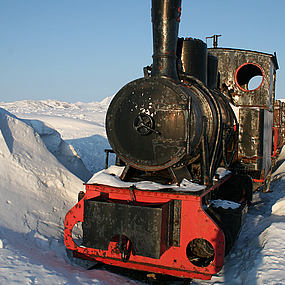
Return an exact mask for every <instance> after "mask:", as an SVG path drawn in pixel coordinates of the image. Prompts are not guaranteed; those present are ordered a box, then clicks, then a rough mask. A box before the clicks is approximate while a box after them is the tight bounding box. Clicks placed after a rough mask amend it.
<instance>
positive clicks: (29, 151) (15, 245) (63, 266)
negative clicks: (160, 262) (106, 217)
mask: <svg viewBox="0 0 285 285" xmlns="http://www.w3.org/2000/svg"><path fill="white" fill-rule="evenodd" d="M110 100H111V97H108V98H106V99H105V100H103V101H102V102H91V103H80V102H78V103H76V104H70V103H67V102H60V101H56V100H42V101H31V100H25V101H18V102H11V103H0V173H1V174H0V193H1V197H2V199H1V200H0V215H1V220H0V284H1V285H2V284H66V285H73V284H98V285H102V284H104V285H110V284H112V285H113V284H144V283H143V282H142V281H137V280H134V279H131V278H130V277H127V276H123V275H119V274H115V273H113V272H110V271H108V270H106V269H104V268H102V269H96V270H87V269H86V268H87V266H88V264H85V263H83V262H82V263H80V262H79V261H78V262H75V260H74V259H70V258H69V255H70V253H69V252H68V251H67V250H66V249H65V246H64V244H63V221H64V217H65V214H66V212H67V211H68V210H69V209H70V208H71V207H72V206H73V205H74V204H75V203H76V202H77V193H78V192H79V191H80V190H83V183H84V182H86V181H88V180H89V179H90V177H91V176H92V175H94V174H95V173H96V172H98V171H101V170H102V169H103V168H104V164H105V152H104V149H105V148H110V146H109V144H108V141H107V138H106V134H105V129H104V121H105V114H106V110H107V106H108V104H109V102H110ZM284 160H285V151H283V152H282V153H281V155H280V159H279V162H278V165H277V166H278V167H276V169H274V173H273V176H272V183H271V188H270V190H271V191H272V192H270V193H261V192H256V193H254V198H253V203H252V205H251V206H250V207H249V212H248V215H247V218H246V221H245V224H244V226H243V228H242V231H241V233H240V236H239V238H238V240H237V241H236V243H235V245H234V247H233V249H232V250H231V252H230V253H229V255H228V256H227V257H226V261H225V266H224V267H223V269H222V271H221V272H219V273H218V274H217V275H216V276H213V277H212V280H210V281H201V280H192V281H191V284H285V273H284V272H285V240H284V235H285V175H284V174H285V164H284V163H283V162H284ZM108 171H109V173H108ZM120 171H121V170H120V169H117V168H114V167H113V168H112V167H111V168H109V170H107V171H102V172H100V173H104V174H105V175H106V176H107V177H106V179H109V178H110V177H109V176H112V177H115V178H116V176H119V174H120ZM222 172H224V171H222ZM110 173H114V174H115V175H116V176H113V175H110ZM98 175H99V174H97V178H98ZM95 177H96V176H95ZM93 178H94V176H93ZM93 178H92V179H93ZM93 181H94V180H93ZM188 183H190V182H189V181H184V182H183V183H182V184H185V185H182V186H181V187H184V188H185V187H186V188H187V187H190V186H189V185H188ZM152 186H153V185H150V184H149V185H147V186H146V187H152ZM184 190H185V189H184ZM184 190H181V189H178V191H184ZM168 284H183V282H182V281H181V282H180V281H175V282H173V283H168Z"/></svg>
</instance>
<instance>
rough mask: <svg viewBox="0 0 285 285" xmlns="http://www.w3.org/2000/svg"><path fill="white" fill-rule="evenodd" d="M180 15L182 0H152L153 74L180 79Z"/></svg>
mask: <svg viewBox="0 0 285 285" xmlns="http://www.w3.org/2000/svg"><path fill="white" fill-rule="evenodd" d="M180 15H181V0H152V29H153V56H152V57H153V66H152V72H151V75H152V76H166V77H170V78H172V79H174V80H178V74H177V68H176V58H177V57H176V49H177V40H178V29H179V22H180Z"/></svg>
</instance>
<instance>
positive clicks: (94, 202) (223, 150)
mask: <svg viewBox="0 0 285 285" xmlns="http://www.w3.org/2000/svg"><path fill="white" fill-rule="evenodd" d="M180 16H181V0H168V1H165V0H152V23H153V49H154V54H153V64H152V65H151V66H148V67H145V68H144V77H143V78H140V79H137V80H134V81H132V82H130V83H128V84H127V85H125V86H124V87H123V88H122V89H121V90H120V91H119V92H118V93H117V94H116V95H115V96H114V98H113V100H112V102H111V104H110V106H109V109H108V112H107V115H106V131H107V136H108V139H109V142H110V145H111V147H112V151H111V152H114V153H115V154H116V166H111V167H110V168H108V169H107V170H105V171H103V172H100V175H102V174H104V175H105V176H104V177H105V178H106V176H107V177H110V180H112V179H113V180H114V179H115V180H116V181H119V184H112V183H109V181H110V180H108V179H104V178H103V179H101V180H100V178H99V177H100V175H97V174H96V175H95V176H96V177H95V179H93V178H92V179H91V180H90V181H89V182H88V183H87V184H85V188H86V191H85V193H80V195H79V196H80V197H79V202H78V203H77V204H76V205H75V206H74V207H73V208H72V209H71V210H70V211H69V212H68V213H67V215H66V219H65V237H64V239H65V245H66V247H67V248H68V249H70V250H71V251H73V254H74V256H75V257H79V258H83V259H91V260H94V261H99V262H103V263H106V264H111V265H115V266H120V267H126V268H130V269H136V270H144V271H149V272H154V273H162V274H169V275H173V276H178V277H184V278H199V279H210V278H211V276H212V275H213V274H215V273H217V272H218V271H219V270H221V268H222V266H223V262H224V257H225V255H226V254H227V253H228V252H229V251H230V249H231V247H232V246H233V243H234V241H235V239H236V238H237V236H238V234H239V231H240V229H241V226H242V224H243V221H244V219H245V216H246V213H247V209H248V206H249V205H250V201H251V199H252V193H253V191H254V190H256V189H263V191H268V189H269V184H270V177H271V169H272V165H273V164H274V163H275V162H276V158H277V156H278V153H279V151H280V149H281V147H282V146H283V142H284V135H285V131H284V122H283V121H282V120H283V119H282V118H284V114H283V113H284V111H285V108H284V107H285V106H284V103H282V102H280V101H278V100H275V91H274V90H275V80H276V70H277V69H278V64H277V59H276V55H275V54H273V55H272V54H266V53H261V52H256V51H249V50H241V49H232V48H219V47H217V37H218V36H217V35H215V36H214V37H213V38H214V47H213V48H207V45H206V44H205V43H204V42H203V41H201V40H197V39H192V38H178V27H179V22H180ZM256 76H259V77H260V78H261V79H260V82H259V83H258V85H257V86H255V87H253V88H252V87H250V80H251V79H252V78H253V77H256ZM282 112H283V113H282ZM109 152H110V151H107V158H108V153H109ZM107 164H108V163H107ZM223 173H224V174H223ZM96 179H97V180H96ZM113 180H112V181H113ZM106 181H107V182H106ZM225 204H226V205H228V206H227V207H225V206H223V205H225ZM79 223H82V228H83V239H82V242H81V243H77V242H75V241H74V239H73V228H74V227H75V225H77V224H79Z"/></svg>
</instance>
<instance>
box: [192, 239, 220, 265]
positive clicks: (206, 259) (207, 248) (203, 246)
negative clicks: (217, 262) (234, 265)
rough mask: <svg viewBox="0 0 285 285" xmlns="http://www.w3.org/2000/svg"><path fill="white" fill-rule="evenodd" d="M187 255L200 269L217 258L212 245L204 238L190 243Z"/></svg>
mask: <svg viewBox="0 0 285 285" xmlns="http://www.w3.org/2000/svg"><path fill="white" fill-rule="evenodd" d="M186 255H187V257H188V259H189V261H190V262H191V263H192V264H194V265H196V266H199V267H205V266H208V265H209V264H210V263H211V262H212V261H213V260H214V257H215V250H214V247H213V246H212V244H211V243H210V242H209V241H207V240H206V239H203V238H195V239H193V240H192V241H191V242H189V243H188V245H187V248H186Z"/></svg>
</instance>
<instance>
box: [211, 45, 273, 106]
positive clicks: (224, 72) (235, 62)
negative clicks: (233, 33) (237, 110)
mask: <svg viewBox="0 0 285 285" xmlns="http://www.w3.org/2000/svg"><path fill="white" fill-rule="evenodd" d="M208 51H209V53H210V54H212V55H214V56H216V57H217V58H218V60H219V68H218V70H219V75H220V84H219V87H220V88H221V89H222V90H224V91H225V92H228V93H229V95H230V96H231V97H232V99H233V101H234V102H235V105H236V106H241V107H245V106H251V107H262V108H266V109H268V110H271V111H272V110H273V99H274V98H273V96H274V90H273V88H274V86H275V82H274V81H273V79H275V72H276V70H277V69H278V64H277V59H276V57H275V56H274V55H271V54H266V53H261V52H256V51H249V50H240V49H229V48H215V49H213V48H210V49H208ZM259 75H260V76H262V77H263V81H262V83H261V85H260V86H259V87H258V88H256V89H254V90H248V87H247V86H246V85H247V84H248V82H249V80H250V79H251V78H252V77H254V76H259Z"/></svg>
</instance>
